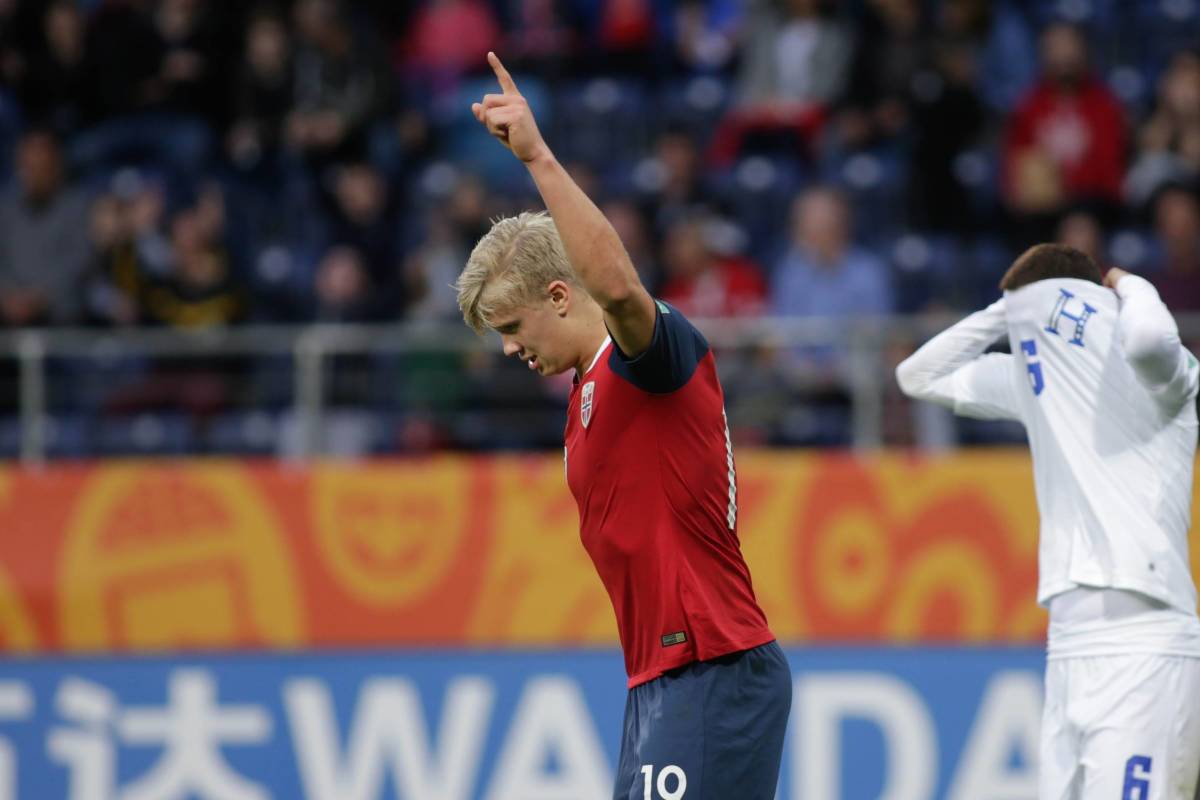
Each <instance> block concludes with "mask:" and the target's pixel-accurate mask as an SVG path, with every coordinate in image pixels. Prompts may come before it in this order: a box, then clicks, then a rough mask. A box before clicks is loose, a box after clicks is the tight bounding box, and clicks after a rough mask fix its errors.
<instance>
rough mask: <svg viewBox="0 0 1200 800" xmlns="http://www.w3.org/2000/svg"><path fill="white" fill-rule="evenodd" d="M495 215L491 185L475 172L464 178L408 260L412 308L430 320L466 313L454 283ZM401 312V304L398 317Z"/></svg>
mask: <svg viewBox="0 0 1200 800" xmlns="http://www.w3.org/2000/svg"><path fill="white" fill-rule="evenodd" d="M491 216H494V213H493V212H492V211H490V210H489V197H488V193H487V187H486V186H484V185H483V183H481V182H480V181H479V180H477V179H474V178H471V177H465V178H462V179H460V180H459V181H458V183H457V184H456V185H455V187H454V190H453V191H452V193H451V195H450V197H449V198H448V199H447V200H446V201H445V202H444V203H443V204H442V205H441V206H439V207H438V208H436V209H434V210H433V211H432V212H431V213H430V214H429V216H428V218H427V219H426V220H425V224H424V226H423V228H424V230H425V237H424V239H423V241H421V243H420V244H419V245H418V246H417V247H416V248H414V249H413V251H412V252H411V253H410V254H409V255H408V257H407V258H405V260H404V267H403V281H404V284H403V290H402V293H403V296H404V298H405V300H406V302H408V303H409V312H408V313H410V314H411V315H413V316H415V317H420V318H425V319H429V318H437V319H459V318H460V312H459V309H458V300H457V296H456V295H455V293H454V289H453V288H452V286H453V284H454V281H455V279H457V278H458V273H459V272H461V271H462V267H463V264H465V263H467V256H469V255H470V254H471V249H472V248H474V247H475V243H476V242H477V241H479V239H480V238H481V237H482V236H483V235H484V234H486V233H487V232H488V230H489V228H490V227H491V221H490V217H491ZM399 312H400V309H399V308H396V309H395V311H394V312H392V313H393V316H394V315H397V314H399Z"/></svg>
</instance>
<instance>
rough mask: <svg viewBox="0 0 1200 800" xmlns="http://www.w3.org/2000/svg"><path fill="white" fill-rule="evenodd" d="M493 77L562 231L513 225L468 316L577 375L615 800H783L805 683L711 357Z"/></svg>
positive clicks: (470, 300)
mask: <svg viewBox="0 0 1200 800" xmlns="http://www.w3.org/2000/svg"><path fill="white" fill-rule="evenodd" d="M488 61H489V62H490V64H491V66H492V69H493V70H494V71H495V73H496V78H497V79H498V81H499V83H500V87H501V89H502V93H501V94H488V95H485V96H484V97H483V99H482V101H481V102H479V103H475V104H473V105H472V110H473V111H474V113H475V116H476V118H477V119H478V120H479V121H480V122H481V123H482V124H483V125H484V126H486V128H487V130H488V132H489V133H491V134H492V135H493V136H495V137H496V138H497V139H499V140H500V141H501V142H502V143H503V144H504V145H505V146H506V147H508V148H509V150H511V151H512V153H513V155H515V156H516V157H517V158H519V159H520V160H521V161H522V162H524V164H525V166H526V167H527V168H528V170H529V173H530V175H531V176H532V177H533V180H534V183H535V184H536V185H537V188H538V191H539V192H540V193H541V196H542V199H543V200H544V201H545V203H546V207H547V209H548V211H549V215H547V214H545V213H522V214H519V215H518V216H515V217H510V218H507V219H501V220H499V221H497V222H496V223H495V224H494V225H493V226H492V229H491V231H489V232H488V234H487V235H485V236H484V237H483V238H482V239H481V240H480V241H479V243H478V244H477V245H476V246H475V249H474V251H472V253H471V256H470V258H469V259H468V261H467V265H466V267H465V268H464V269H463V271H462V274H461V275H460V276H459V279H458V282H457V290H458V303H459V306H460V308H461V309H462V312H463V318H464V319H465V320H466V322H467V323H468V324H469V325H470V326H471V327H472V328H474V329H475V330H476V331H477V332H479V333H483V332H485V331H486V330H488V329H492V330H495V331H497V332H498V333H499V334H500V339H501V342H502V343H503V347H504V353H505V355H508V356H516V357H518V358H520V359H521V360H522V361H525V362H526V363H528V365H529V368H530V369H531V370H535V371H536V372H537V373H538V374H539V375H556V374H559V373H562V372H565V371H567V370H574V371H575V384H574V388H573V389H572V391H571V397H570V402H569V407H568V417H567V427H566V433H565V439H566V452H565V459H566V472H567V484H568V485H569V487H570V490H571V493H572V494H573V495H574V497H575V501H576V503H577V504H578V506H579V526H580V538H581V539H582V540H583V546H584V548H585V549H586V550H587V552H588V554H589V555H590V556H591V558H592V562H593V563H594V564H595V566H596V571H597V572H598V573H599V575H600V579H601V581H602V582H603V583H604V587H605V589H607V591H608V594H609V597H610V599H611V600H612V604H613V610H614V611H615V612H616V616H617V629H618V631H619V633H620V638H621V646H622V649H623V650H624V655H625V668H626V671H627V673H628V675H629V683H628V687H629V693H628V696H627V700H626V705H625V731H624V736H623V739H622V742H621V754H620V759H619V763H618V767H617V780H616V788H615V790H614V793H613V797H614V798H617V799H618V800H645V798H663V800H679V798H685V797H686V798H687V799H688V800H692V799H693V798H695V799H696V800H700V798H711V800H733V798H738V799H739V800H759V799H761V800H772V798H774V797H775V784H776V782H777V780H778V775H779V762H780V758H781V756H782V750H783V737H784V729H785V727H786V725H787V718H788V712H789V709H790V706H791V674H790V670H789V668H788V665H787V662H786V660H785V658H784V655H783V651H782V650H781V649H780V648H779V646H778V645H777V644H776V643H775V637H774V636H773V635H772V634H771V631H770V629H769V628H768V627H767V620H766V617H765V616H764V614H763V612H762V610H761V609H760V608H759V606H758V603H757V601H756V600H755V597H754V590H753V588H752V587H751V585H750V571H749V570H748V569H747V568H746V563H745V561H744V560H743V559H742V554H741V550H740V547H739V544H738V535H737V478H736V475H735V471H734V461H733V450H732V447H731V445H730V443H729V428H728V426H727V424H726V420H725V411H724V400H723V397H722V392H721V384H720V382H719V381H718V380H717V371H716V365H715V363H714V361H713V354H712V351H711V350H710V349H709V346H708V343H707V342H706V341H705V340H704V337H703V336H702V335H701V334H700V333H699V331H697V330H696V329H695V328H694V327H692V325H691V324H690V323H689V322H688V321H687V320H686V319H685V318H684V317H683V315H682V314H680V313H679V311H678V310H676V309H674V308H672V307H670V306H669V305H667V304H665V303H663V302H661V301H656V300H654V299H652V298H651V297H650V295H649V294H648V293H647V291H646V289H645V288H644V287H643V286H642V284H641V281H640V280H639V279H638V275H637V272H636V271H635V270H634V267H633V264H632V263H630V260H629V256H628V255H627V254H626V252H625V248H624V247H623V246H622V244H621V240H620V239H619V237H618V236H617V233H616V231H614V230H613V228H612V226H611V225H610V224H609V223H608V220H606V219H605V218H604V215H603V214H602V213H601V212H600V211H599V209H597V208H596V206H595V205H594V204H593V203H592V201H591V200H589V199H588V197H587V196H586V195H585V194H584V193H583V191H582V190H581V189H580V188H579V186H577V185H576V184H575V182H574V181H572V180H571V178H570V177H569V176H568V174H567V172H566V171H565V170H564V169H563V167H562V166H561V165H560V164H559V163H558V162H557V161H556V160H555V158H554V155H553V153H551V151H550V149H549V147H547V145H546V143H545V141H544V140H543V139H542V136H541V134H540V133H539V132H538V128H537V125H536V123H535V121H534V117H533V114H532V112H531V111H530V108H529V105H528V104H527V103H526V101H525V99H524V98H523V97H522V96H521V94H520V92H519V91H518V90H517V86H516V84H515V83H514V82H513V79H512V77H511V76H510V75H509V74H508V72H507V71H506V70H505V68H504V66H503V65H502V64H501V63H500V60H499V59H498V58H497V57H496V56H495V54H494V53H489V54H488ZM614 124H619V122H618V121H616V120H614Z"/></svg>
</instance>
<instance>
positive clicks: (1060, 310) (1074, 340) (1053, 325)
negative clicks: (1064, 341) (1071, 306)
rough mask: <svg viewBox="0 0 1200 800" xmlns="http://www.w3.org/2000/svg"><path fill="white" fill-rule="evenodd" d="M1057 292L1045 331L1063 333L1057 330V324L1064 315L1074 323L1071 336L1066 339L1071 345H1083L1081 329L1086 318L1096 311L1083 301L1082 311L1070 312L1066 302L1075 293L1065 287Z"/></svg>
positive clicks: (1085, 324) (1058, 334)
mask: <svg viewBox="0 0 1200 800" xmlns="http://www.w3.org/2000/svg"><path fill="white" fill-rule="evenodd" d="M1058 293H1059V294H1058V299H1057V300H1056V301H1055V302H1054V310H1053V311H1051V312H1050V321H1049V322H1047V323H1046V332H1047V333H1053V334H1054V335H1056V336H1062V335H1063V334H1061V333H1059V331H1058V326H1059V323H1061V322H1062V319H1063V317H1066V318H1067V319H1069V320H1071V321H1072V322H1074V323H1075V329H1074V331H1071V338H1070V339H1069V340H1068V341H1070V343H1071V344H1073V345H1076V346H1078V347H1083V330H1084V328H1085V327H1087V322H1088V319H1090V318H1091V316H1092V314H1095V313H1096V309H1095V308H1093V307H1092V306H1090V305H1088V304H1087V303H1084V304H1083V310H1082V311H1080V312H1079V313H1078V314H1072V313H1071V312H1070V311H1068V310H1067V303H1068V302H1069V301H1070V300H1072V299H1074V297H1075V294H1074V293H1073V292H1068V291H1067V290H1066V289H1059V290H1058Z"/></svg>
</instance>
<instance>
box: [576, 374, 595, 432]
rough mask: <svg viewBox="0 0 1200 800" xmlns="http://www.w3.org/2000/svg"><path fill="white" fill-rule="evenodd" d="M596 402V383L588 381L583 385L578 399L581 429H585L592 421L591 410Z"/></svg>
mask: <svg viewBox="0 0 1200 800" xmlns="http://www.w3.org/2000/svg"><path fill="white" fill-rule="evenodd" d="M595 402H596V382H595V381H588V382H587V383H585V384H584V385H583V391H582V392H581V394H580V397H579V421H580V422H582V423H583V427H585V428H586V427H587V426H588V425H589V424H590V423H591V421H592V408H593V407H594V405H595Z"/></svg>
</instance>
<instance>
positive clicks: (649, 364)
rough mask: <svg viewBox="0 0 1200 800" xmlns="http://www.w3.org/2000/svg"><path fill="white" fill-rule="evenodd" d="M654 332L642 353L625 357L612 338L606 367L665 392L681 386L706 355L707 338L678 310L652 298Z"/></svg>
mask: <svg viewBox="0 0 1200 800" xmlns="http://www.w3.org/2000/svg"><path fill="white" fill-rule="evenodd" d="M654 306H655V311H654V336H653V338H652V339H651V340H650V346H649V347H647V348H646V351H645V352H644V353H639V354H638V355H637V356H635V357H634V358H629V357H628V356H626V355H625V354H624V353H622V352H621V348H620V347H619V346H618V345H617V343H616V340H613V347H612V352H611V353H610V354H609V357H608V365H609V368H610V369H611V370H612V371H613V372H615V373H617V375H619V376H621V377H622V378H624V379H625V380H627V381H629V382H630V383H632V384H633V385H634V386H636V387H638V388H639V389H641V390H642V391H646V392H650V393H652V394H669V393H671V392H674V391H676V390H678V389H681V388H683V387H684V386H685V385H686V384H687V382H688V381H689V380H691V379H692V374H693V373H694V372H695V371H696V366H697V365H698V364H699V363H700V362H701V361H702V360H703V359H704V357H705V356H706V355H708V341H707V340H705V338H704V336H703V335H702V334H701V333H700V331H698V330H696V328H695V327H694V326H693V325H692V323H691V322H689V321H688V320H687V318H686V317H684V316H683V314H681V313H679V310H678V309H676V308H674V307H673V306H670V305H668V304H666V303H664V302H663V301H661V300H655V301H654Z"/></svg>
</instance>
